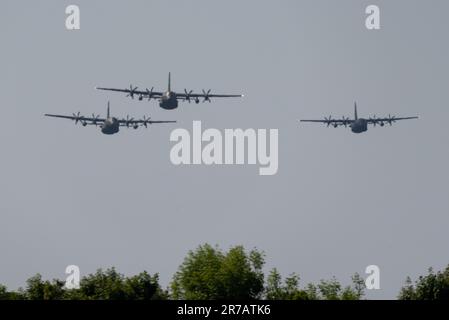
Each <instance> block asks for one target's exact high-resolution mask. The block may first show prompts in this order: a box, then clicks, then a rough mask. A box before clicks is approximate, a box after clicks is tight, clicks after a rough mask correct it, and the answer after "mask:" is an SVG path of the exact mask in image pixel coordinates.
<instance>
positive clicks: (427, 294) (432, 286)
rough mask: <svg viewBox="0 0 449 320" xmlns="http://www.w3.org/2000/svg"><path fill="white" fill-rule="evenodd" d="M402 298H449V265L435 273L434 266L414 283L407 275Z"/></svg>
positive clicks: (401, 293) (400, 295)
mask: <svg viewBox="0 0 449 320" xmlns="http://www.w3.org/2000/svg"><path fill="white" fill-rule="evenodd" d="M398 299H400V300H449V265H448V266H447V267H446V269H445V270H444V271H438V272H437V273H435V272H434V271H433V269H432V268H430V269H429V270H428V273H427V275H426V276H420V277H419V278H418V280H417V281H416V282H415V284H414V285H413V283H412V279H411V278H410V277H407V279H406V281H405V285H404V287H402V289H401V292H400V293H399V296H398Z"/></svg>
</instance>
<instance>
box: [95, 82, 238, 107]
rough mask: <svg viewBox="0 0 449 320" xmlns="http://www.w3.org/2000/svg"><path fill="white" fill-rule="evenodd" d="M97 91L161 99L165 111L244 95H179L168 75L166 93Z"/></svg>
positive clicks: (135, 89)
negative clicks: (186, 102) (184, 104)
mask: <svg viewBox="0 0 449 320" xmlns="http://www.w3.org/2000/svg"><path fill="white" fill-rule="evenodd" d="M95 89H97V90H106V91H115V92H123V93H126V94H127V95H126V96H127V97H131V99H134V96H135V95H136V96H138V98H139V101H142V100H143V99H144V98H147V99H148V101H150V100H151V99H155V100H156V99H159V107H161V108H162V109H165V110H173V109H176V108H177V107H178V100H182V101H188V102H189V103H190V101H191V100H193V101H195V103H197V104H198V103H200V98H201V99H203V102H206V101H209V102H211V98H241V97H243V94H212V93H210V92H211V90H210V89H209V90H208V91H206V90H203V93H194V92H193V90H190V91H187V89H184V92H183V93H177V92H174V91H172V90H171V74H170V73H168V88H167V91H165V92H156V91H153V89H154V87H153V88H151V90H149V89H148V88H147V89H145V91H141V90H140V91H139V90H137V89H138V87H133V86H132V85H130V86H129V89H115V88H100V87H95Z"/></svg>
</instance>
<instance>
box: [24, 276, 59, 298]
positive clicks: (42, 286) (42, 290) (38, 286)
mask: <svg viewBox="0 0 449 320" xmlns="http://www.w3.org/2000/svg"><path fill="white" fill-rule="evenodd" d="M63 296H64V282H62V281H60V280H53V281H51V282H50V281H43V280H42V276H41V275H40V274H37V275H35V276H34V277H31V278H30V279H28V280H27V287H26V290H25V299H28V300H60V299H62V298H63Z"/></svg>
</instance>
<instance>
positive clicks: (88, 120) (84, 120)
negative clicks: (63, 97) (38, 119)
mask: <svg viewBox="0 0 449 320" xmlns="http://www.w3.org/2000/svg"><path fill="white" fill-rule="evenodd" d="M45 116H46V117H52V118H61V119H69V120H73V121H75V122H76V123H78V122H81V123H82V124H86V125H91V124H93V125H96V124H102V123H104V122H105V121H106V119H103V118H93V117H92V118H91V117H84V116H80V115H79V114H78V115H77V114H73V116H65V115H59V114H45Z"/></svg>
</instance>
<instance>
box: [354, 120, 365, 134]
mask: <svg viewBox="0 0 449 320" xmlns="http://www.w3.org/2000/svg"><path fill="white" fill-rule="evenodd" d="M351 131H352V132H354V133H362V132H365V131H368V121H367V120H366V119H363V118H360V119H357V120H355V121H354V122H353V123H352V124H351Z"/></svg>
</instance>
